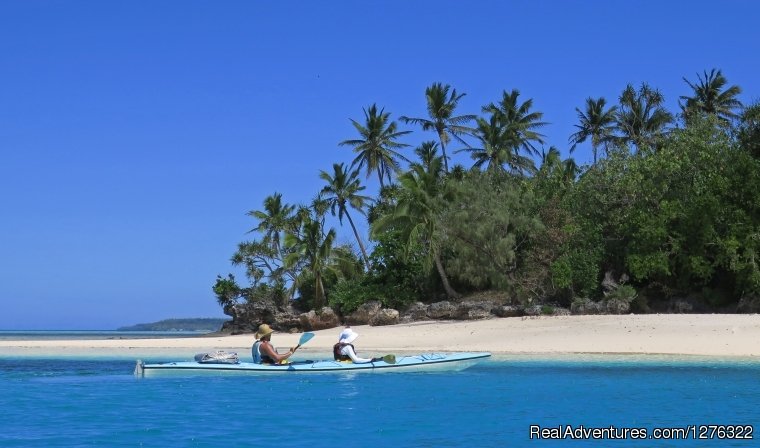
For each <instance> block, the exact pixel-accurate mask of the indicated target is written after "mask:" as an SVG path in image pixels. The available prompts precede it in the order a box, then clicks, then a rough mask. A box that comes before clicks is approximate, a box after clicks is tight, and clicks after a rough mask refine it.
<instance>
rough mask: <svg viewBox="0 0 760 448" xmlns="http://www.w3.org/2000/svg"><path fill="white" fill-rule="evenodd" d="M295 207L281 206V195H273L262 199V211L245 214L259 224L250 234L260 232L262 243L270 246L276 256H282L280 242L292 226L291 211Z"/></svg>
mask: <svg viewBox="0 0 760 448" xmlns="http://www.w3.org/2000/svg"><path fill="white" fill-rule="evenodd" d="M294 210H295V206H293V205H289V204H283V202H282V194H280V193H274V194H272V195H270V196H267V197H266V198H265V199H264V210H251V211H250V212H248V213H247V215H248V216H251V217H253V218H255V219H258V220H259V224H258V225H257V226H256V227H254V228H253V229H251V230H249V231H248V233H251V232H261V233H262V234H263V235H264V242H265V243H268V244H271V245H272V247H273V248H274V250H275V252H276V253H277V254H278V255H282V248H281V244H280V240H281V237H282V233H283V232H285V231H286V230H288V229H289V228H291V227H292V226H293V224H292V221H293V211H294Z"/></svg>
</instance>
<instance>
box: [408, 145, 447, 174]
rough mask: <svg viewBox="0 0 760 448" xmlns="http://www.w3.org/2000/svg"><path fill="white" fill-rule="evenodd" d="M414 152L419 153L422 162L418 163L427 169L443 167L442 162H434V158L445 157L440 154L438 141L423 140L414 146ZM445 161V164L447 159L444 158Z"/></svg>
mask: <svg viewBox="0 0 760 448" xmlns="http://www.w3.org/2000/svg"><path fill="white" fill-rule="evenodd" d="M414 153H415V154H417V157H419V159H420V163H418V164H417V165H420V166H422V167H423V168H424V169H425V170H426V171H430V170H431V169H440V168H441V164H440V163H439V164H435V165H434V164H433V161H434V159H443V157H442V156H439V155H438V143H436V142H434V141H427V142H423V143H422V144H421V145H420V146H418V147H416V148H414ZM443 161H444V164H445V163H446V162H445V159H443Z"/></svg>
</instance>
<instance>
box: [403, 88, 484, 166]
mask: <svg viewBox="0 0 760 448" xmlns="http://www.w3.org/2000/svg"><path fill="white" fill-rule="evenodd" d="M449 90H451V93H449ZM464 96H465V94H464V93H461V94H459V95H457V90H456V89H451V86H450V85H448V84H446V85H443V84H441V83H439V82H436V83H433V84H432V85H431V86H430V87H428V88H426V89H425V100H426V101H427V111H428V117H429V118H410V117H406V116H402V117H401V121H403V122H404V123H406V124H410V123H411V124H418V125H420V126H421V127H422V130H423V131H431V130H432V131H435V132H436V133H437V134H438V141H439V142H440V143H441V152H442V153H443V169H444V171H445V172H447V173H448V172H449V162H448V156H447V155H446V145H448V144H449V142H450V141H451V136H454V138H456V139H457V140H459V141H461V142H462V143H464V141H463V140H462V139H461V137H460V136H461V135H463V134H470V133H472V131H473V129H472V128H470V127H468V126H466V124H467V123H468V122H470V121H473V120H474V119H475V115H460V116H454V110H455V109H456V108H457V105H459V100H460V99H462V97H464Z"/></svg>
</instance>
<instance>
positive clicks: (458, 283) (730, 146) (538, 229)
mask: <svg viewBox="0 0 760 448" xmlns="http://www.w3.org/2000/svg"><path fill="white" fill-rule="evenodd" d="M697 76H698V79H697V82H689V81H686V82H687V84H688V85H689V86H690V87H691V88H692V90H693V95H690V96H683V97H681V100H683V101H684V103H683V104H682V107H683V116H682V117H683V121H682V123H680V124H679V125H678V127H676V128H671V126H672V125H673V123H674V121H673V115H672V114H671V113H670V112H668V111H667V110H665V109H664V107H663V104H664V96H663V95H662V94H661V93H660V92H659V91H657V90H656V89H653V88H651V87H650V86H648V85H647V84H642V85H641V87H640V88H638V89H635V88H634V87H633V86H631V85H629V86H627V88H626V89H625V90H624V91H623V93H622V94H621V96H620V98H619V100H620V101H619V102H620V104H619V106H610V107H608V105H607V103H606V101H605V100H604V99H603V98H599V99H592V98H589V99H587V100H586V105H585V108H584V109H583V110H581V109H576V111H577V112H578V118H579V122H580V124H579V125H576V130H577V132H575V133H574V134H573V135H572V136H571V137H570V141H571V143H573V144H574V145H575V144H580V143H583V142H585V141H589V140H590V144H591V147H592V149H593V151H594V159H595V163H594V164H593V165H590V166H586V167H582V168H581V169H579V168H578V166H577V165H576V164H575V162H574V161H573V160H572V159H565V160H563V159H562V157H561V155H560V151H559V150H558V149H557V148H554V147H550V148H549V150H548V151H543V149H542V151H541V152H542V154H541V155H542V157H541V159H540V162H541V166H540V168H539V169H536V168H535V165H534V163H535V160H534V156H536V155H538V151H537V149H536V145H537V144H543V136H542V135H541V134H540V133H539V131H540V129H541V128H542V127H543V126H545V125H546V123H545V122H543V121H542V120H543V117H542V114H541V113H540V112H536V111H532V110H531V109H532V100H530V99H529V100H527V101H524V102H523V101H520V100H519V92H518V91H517V90H513V91H511V92H508V91H504V93H503V95H502V98H501V101H499V102H498V103H492V104H489V105H487V106H485V107H484V108H483V113H484V114H485V115H486V116H485V117H475V116H469V115H460V116H455V115H454V111H455V109H456V107H457V105H458V101H459V100H460V99H461V97H462V96H463V95H462V94H457V93H456V91H455V90H453V89H450V87H449V86H448V85H443V84H433V85H432V86H431V87H430V88H428V89H427V90H426V99H427V104H428V117H426V118H408V117H402V119H403V120H404V121H406V122H407V123H410V124H416V125H420V126H421V127H422V129H423V130H425V131H432V132H436V134H437V136H438V140H439V142H425V143H423V144H422V145H421V146H420V147H419V148H418V149H417V150H416V153H417V155H418V156H419V159H420V160H419V161H415V162H409V161H408V160H406V159H405V158H404V156H403V155H402V154H400V152H399V150H400V149H401V148H403V147H405V146H407V145H404V144H402V143H400V142H399V139H400V138H401V137H402V136H403V135H405V134H406V133H407V132H405V131H398V129H397V126H396V123H394V122H392V121H391V120H390V114H388V113H386V112H384V111H383V110H382V109H379V108H377V107H376V106H374V105H373V106H371V107H369V108H368V109H366V110H365V111H364V113H365V116H364V118H365V121H364V122H363V123H361V124H360V123H358V122H356V121H353V124H354V127H355V129H356V130H357V131H358V133H359V136H358V137H357V139H355V140H347V141H344V142H342V143H341V144H342V145H348V146H350V147H352V148H353V149H354V152H355V158H354V159H353V164H352V167H351V169H348V170H347V169H346V168H345V167H344V165H343V164H340V163H338V164H334V165H333V170H332V172H324V171H323V172H321V178H322V179H323V180H324V181H325V182H326V186H324V188H323V190H322V192H321V193H322V194H321V196H320V197H319V198H318V199H317V200H315V201H314V203H313V204H312V205H311V206H310V207H304V206H300V207H296V206H293V205H289V204H287V203H284V202H283V201H282V198H281V196H280V195H279V194H277V193H275V194H273V195H271V196H269V197H267V198H266V199H265V201H264V207H263V209H262V210H258V211H252V212H250V213H249V215H250V216H252V217H254V218H255V219H256V220H257V225H256V226H255V227H254V229H253V230H252V231H254V232H256V233H257V234H258V235H257V238H255V239H253V240H252V241H246V242H243V243H241V244H240V246H239V247H238V251H237V252H236V253H235V255H234V256H233V263H234V264H235V265H239V266H242V267H244V268H245V270H246V275H247V276H248V278H249V280H250V281H251V286H250V287H249V288H241V287H240V286H239V285H237V283H235V279H234V277H232V276H231V275H230V276H228V277H227V278H222V277H217V282H216V284H215V285H214V293H215V294H216V296H217V300H218V301H219V303H220V304H221V305H222V306H225V307H226V306H229V305H232V304H234V303H238V302H239V301H240V300H241V299H246V300H260V299H263V298H271V299H274V300H276V301H277V303H280V304H286V303H288V298H290V296H291V295H292V291H295V289H296V288H297V289H298V291H299V295H300V297H301V300H300V301H299V302H300V304H301V306H302V307H305V308H310V307H319V306H321V305H322V304H324V303H325V301H327V303H329V304H330V305H332V306H334V307H336V308H339V309H340V310H341V311H342V312H344V313H346V312H350V311H352V310H354V309H356V307H358V306H360V305H361V304H362V303H365V302H366V301H368V300H380V301H381V302H382V303H383V304H384V305H385V306H390V307H395V308H403V307H404V306H406V305H407V304H409V303H412V302H414V301H417V300H425V299H430V298H433V297H436V295H437V294H438V293H439V292H440V291H441V290H443V291H445V292H446V294H447V295H448V296H450V297H457V296H458V294H457V292H456V291H455V290H454V287H456V288H457V289H461V290H473V291H475V290H484V289H498V290H502V291H508V292H509V293H510V294H514V295H513V297H516V298H517V299H518V300H522V301H524V302H526V303H527V302H530V303H545V302H547V301H551V302H552V303H562V304H567V303H569V302H570V301H571V300H572V298H574V297H575V298H577V297H583V298H589V299H597V300H598V299H600V298H601V288H600V280H601V278H602V274H603V273H605V272H607V271H612V272H616V273H618V274H621V273H625V274H627V275H628V276H629V277H630V278H631V282H632V283H631V284H630V285H624V286H621V287H620V288H618V289H617V290H616V291H614V292H613V293H612V294H610V295H609V296H608V299H609V298H618V299H621V300H627V301H629V302H631V303H632V309H634V310H638V311H642V312H646V311H648V310H649V301H652V302H654V301H656V300H657V299H658V297H663V296H670V295H673V294H686V295H689V294H692V293H696V294H700V295H701V296H703V297H705V299H706V301H707V303H709V304H711V305H712V306H715V307H723V306H726V305H731V304H733V303H735V302H736V301H737V300H738V298H739V297H741V296H744V295H747V294H760V266H759V264H760V263H758V260H760V143H758V142H760V104H759V103H757V102H756V103H755V104H752V105H750V106H749V107H746V108H744V109H743V110H742V111H741V113H737V112H739V107H740V106H741V103H740V102H739V100H738V94H739V92H740V89H739V88H738V86H731V85H729V84H727V81H726V79H725V78H724V77H723V76H722V73H721V72H720V70H715V69H714V70H712V71H710V72H707V71H705V72H704V76H700V75H697ZM472 120H474V121H475V122H476V124H477V129H471V128H469V127H468V126H466V125H467V124H468V123H469V122H470V121H472ZM468 135H469V136H470V137H473V138H474V139H475V140H474V142H473V141H470V142H469V143H467V142H464V141H463V140H462V138H463V137H467V136H468ZM453 140H458V141H460V143H464V144H465V146H466V147H465V148H464V149H461V150H460V151H468V152H469V153H470V154H471V156H472V157H473V159H474V161H475V167H473V169H470V170H469V171H468V170H466V169H464V168H463V167H461V166H457V167H454V168H453V169H452V170H451V173H448V174H447V171H448V169H447V167H446V163H447V161H446V158H445V157H440V156H439V155H438V152H439V151H442V152H443V154H444V155H445V150H446V148H447V145H449V144H450V143H452V141H453ZM632 149H636V151H632ZM599 150H602V151H604V153H606V154H607V157H604V158H600V159H597V152H598V151H599ZM571 151H572V149H571ZM400 161H407V162H409V163H410V164H409V169H408V170H407V171H406V172H403V173H401V174H398V173H400V172H401V169H402V167H401V165H400V163H399V162H400ZM354 169H357V170H365V171H366V174H367V175H368V176H369V175H372V174H376V175H377V176H378V179H379V181H380V184H381V191H380V195H379V197H378V198H369V197H367V196H363V195H361V193H362V192H363V190H364V187H363V186H361V185H360V184H359V182H358V179H357V176H358V175H357V171H355V170H354ZM481 169H482V170H483V171H481ZM394 174H398V177H397V178H396V179H397V181H398V184H392V183H390V181H393V179H394ZM351 208H353V209H354V210H357V211H359V212H360V214H363V212H364V210H365V208H367V209H368V214H367V219H368V222H369V224H370V229H371V234H370V237H371V239H372V240H374V242H375V247H374V248H373V249H372V250H371V253H367V252H368V250H367V249H368V248H365V247H363V238H362V237H361V235H359V233H358V230H357V229H358V228H361V227H362V226H357V225H354V224H355V223H354V222H353V219H354V217H355V216H357V214H349V211H351V212H353V210H349V209H351ZM329 210H331V211H332V212H333V214H334V215H336V216H337V217H338V218H339V220H340V221H341V223H342V218H343V217H344V216H345V217H346V218H347V219H348V221H349V224H350V225H351V229H352V231H353V233H354V237H355V238H356V240H357V242H358V243H359V246H360V247H359V248H360V250H361V252H362V256H363V261H364V266H363V265H362V263H361V262H360V260H359V259H358V258H357V257H356V256H355V255H354V254H353V253H352V252H351V250H350V249H347V248H340V247H336V245H335V242H336V241H337V239H336V238H337V233H336V232H335V231H334V230H333V229H329V230H328V229H326V228H325V223H324V221H325V218H324V217H325V214H326V213H327V212H328V211H329ZM452 284H453V285H454V286H453V287H452ZM636 290H639V291H643V292H645V294H646V295H645V294H641V295H637V293H636ZM653 307H655V308H656V306H655V304H654V303H653Z"/></svg>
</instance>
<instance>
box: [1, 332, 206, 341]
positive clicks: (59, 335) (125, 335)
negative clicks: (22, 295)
mask: <svg viewBox="0 0 760 448" xmlns="http://www.w3.org/2000/svg"><path fill="white" fill-rule="evenodd" d="M203 334H208V332H205V331H112V330H0V341H39V340H56V339H146V338H185V337H196V336H199V335H203Z"/></svg>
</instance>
